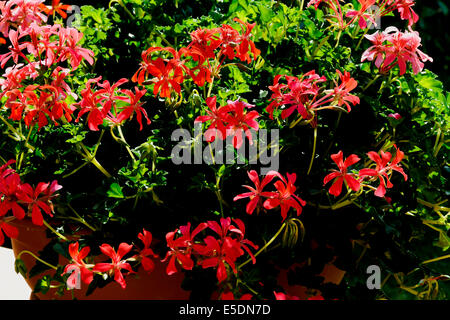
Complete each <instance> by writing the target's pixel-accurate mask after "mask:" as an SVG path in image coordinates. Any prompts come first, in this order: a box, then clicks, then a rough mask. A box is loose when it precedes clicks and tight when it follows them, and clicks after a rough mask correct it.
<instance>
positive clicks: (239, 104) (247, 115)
mask: <svg viewBox="0 0 450 320" xmlns="http://www.w3.org/2000/svg"><path fill="white" fill-rule="evenodd" d="M206 105H207V106H208V107H209V110H206V113H207V115H204V116H198V117H197V118H196V119H195V123H199V122H201V123H203V122H208V121H210V125H209V127H208V130H207V131H206V132H205V139H206V141H207V142H212V141H214V140H215V139H216V138H219V139H221V140H224V139H226V137H233V140H232V142H233V146H234V147H235V148H236V149H239V148H240V147H241V146H242V144H243V137H242V133H244V134H245V136H246V137H247V139H248V140H249V142H250V145H252V144H253V138H252V133H251V130H250V128H252V129H254V130H255V131H258V129H259V125H258V122H256V120H255V119H256V118H258V117H259V116H260V115H259V113H258V111H250V112H248V111H247V109H250V108H253V107H254V106H253V105H251V104H248V103H246V102H243V101H239V100H236V101H228V103H227V105H225V106H220V107H217V97H215V96H214V97H210V98H207V99H206Z"/></svg>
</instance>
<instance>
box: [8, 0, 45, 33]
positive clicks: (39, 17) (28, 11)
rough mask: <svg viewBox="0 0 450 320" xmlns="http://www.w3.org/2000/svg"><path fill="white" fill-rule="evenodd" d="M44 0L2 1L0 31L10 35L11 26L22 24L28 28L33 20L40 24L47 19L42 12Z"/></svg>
mask: <svg viewBox="0 0 450 320" xmlns="http://www.w3.org/2000/svg"><path fill="white" fill-rule="evenodd" d="M43 2H44V0H10V1H0V32H1V33H2V34H3V36H5V37H8V34H9V30H10V28H11V27H15V26H20V28H21V29H22V30H24V29H27V28H28V27H29V26H30V25H31V24H32V23H33V22H35V23H37V24H40V23H42V22H46V21H47V16H46V15H45V14H43V13H42V6H43Z"/></svg>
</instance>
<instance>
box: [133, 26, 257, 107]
mask: <svg viewBox="0 0 450 320" xmlns="http://www.w3.org/2000/svg"><path fill="white" fill-rule="evenodd" d="M235 21H237V22H239V23H240V25H241V32H239V31H238V30H236V29H234V28H233V27H231V26H230V25H226V24H224V25H222V26H221V27H220V28H213V29H202V28H200V29H197V30H195V31H194V32H192V33H191V42H190V43H189V45H188V46H187V47H183V48H181V49H179V50H178V51H177V50H175V49H173V48H171V47H166V48H162V47H151V48H149V49H147V50H145V51H144V52H143V53H142V62H141V66H140V68H139V69H138V70H137V71H136V73H135V74H134V76H133V77H132V80H133V81H135V82H138V83H139V84H150V83H153V84H154V87H153V93H154V95H155V96H156V95H158V94H159V96H160V97H162V98H170V97H171V94H172V93H173V92H175V93H177V94H178V95H179V94H180V93H181V86H180V85H181V84H182V83H183V81H184V80H185V78H186V77H188V78H189V77H190V78H191V79H192V80H193V81H194V83H195V84H196V85H198V86H200V87H203V86H204V85H205V83H207V82H209V83H210V82H212V81H213V80H212V79H213V78H214V77H217V76H218V75H219V70H220V68H221V67H222V66H223V62H224V61H225V59H226V58H228V59H230V60H233V59H235V58H238V59H240V60H241V61H243V62H247V63H250V62H251V61H252V58H253V59H256V58H257V57H258V55H259V54H260V51H259V50H258V49H257V48H256V47H255V44H254V43H253V41H252V40H250V37H251V31H252V29H253V28H254V27H255V24H254V23H253V24H249V23H245V22H243V21H241V20H239V19H237V18H236V19H235ZM155 52H160V53H163V54H169V55H170V58H163V57H160V56H159V57H156V59H153V55H154V53H155ZM149 76H153V78H151V79H150V80H147V78H148V77H149Z"/></svg>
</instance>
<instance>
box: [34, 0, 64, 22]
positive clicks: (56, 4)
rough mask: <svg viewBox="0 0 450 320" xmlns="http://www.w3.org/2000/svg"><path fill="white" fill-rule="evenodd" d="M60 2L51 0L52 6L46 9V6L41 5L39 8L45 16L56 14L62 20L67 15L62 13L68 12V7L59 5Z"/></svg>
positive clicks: (59, 0)
mask: <svg viewBox="0 0 450 320" xmlns="http://www.w3.org/2000/svg"><path fill="white" fill-rule="evenodd" d="M60 2H61V0H52V5H51V7H50V8H48V7H47V6H46V5H44V4H43V3H41V4H40V5H39V8H40V9H41V10H42V11H43V12H44V13H45V14H46V15H47V16H51V15H53V14H55V12H57V13H58V14H59V15H60V16H61V17H63V19H66V18H67V13H66V12H64V11H68V10H70V8H71V7H70V5H67V4H62V3H60Z"/></svg>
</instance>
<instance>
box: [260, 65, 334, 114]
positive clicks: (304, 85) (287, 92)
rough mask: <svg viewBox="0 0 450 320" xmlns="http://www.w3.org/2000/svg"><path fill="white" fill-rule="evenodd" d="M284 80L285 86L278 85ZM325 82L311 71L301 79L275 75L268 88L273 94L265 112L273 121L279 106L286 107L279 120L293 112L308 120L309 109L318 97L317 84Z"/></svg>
mask: <svg viewBox="0 0 450 320" xmlns="http://www.w3.org/2000/svg"><path fill="white" fill-rule="evenodd" d="M283 77H284V78H285V79H286V81H287V84H283V83H280V80H281V79H282V78H283ZM324 81H326V78H325V77H324V76H322V77H321V76H319V75H318V74H316V72H315V71H314V70H311V71H309V72H307V73H305V74H304V75H302V76H301V77H299V78H298V77H293V76H285V75H277V76H276V77H275V78H274V82H273V86H269V89H270V90H272V92H273V94H272V96H271V98H270V100H271V103H270V104H269V105H268V106H267V108H266V111H267V112H268V113H269V114H270V118H271V119H273V112H274V110H275V109H278V108H279V107H280V106H282V105H284V106H286V109H284V110H283V111H282V112H281V118H282V119H286V118H287V117H289V116H290V115H292V113H293V112H294V111H297V112H298V113H300V115H301V116H302V118H303V119H310V118H311V116H312V115H311V113H310V112H309V109H310V108H311V107H312V105H311V104H312V103H313V102H315V100H316V98H317V96H318V95H319V91H320V87H319V86H318V84H319V83H321V82H324ZM316 104H317V103H316Z"/></svg>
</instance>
